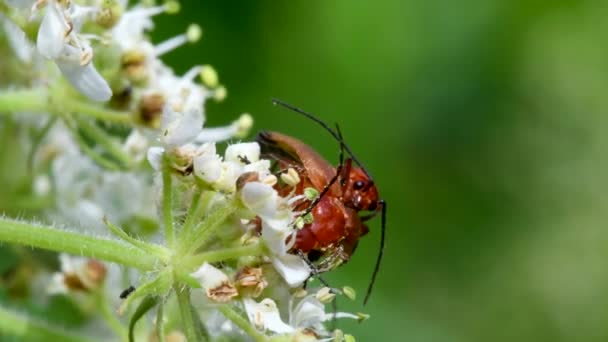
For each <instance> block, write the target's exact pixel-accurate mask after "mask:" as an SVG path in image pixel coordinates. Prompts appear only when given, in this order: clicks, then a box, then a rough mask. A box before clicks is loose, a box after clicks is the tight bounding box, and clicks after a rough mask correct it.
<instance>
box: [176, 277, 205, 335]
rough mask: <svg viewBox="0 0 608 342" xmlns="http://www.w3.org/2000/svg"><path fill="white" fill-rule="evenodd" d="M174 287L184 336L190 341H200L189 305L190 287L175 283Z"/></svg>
mask: <svg viewBox="0 0 608 342" xmlns="http://www.w3.org/2000/svg"><path fill="white" fill-rule="evenodd" d="M174 289H175V295H176V296H177V304H178V305H179V312H180V314H181V318H182V325H183V329H184V332H185V333H186V338H187V340H188V341H191V342H196V341H200V335H199V334H198V333H197V332H196V323H195V322H194V317H193V316H192V308H191V307H190V288H189V287H188V286H180V285H175V287H174Z"/></svg>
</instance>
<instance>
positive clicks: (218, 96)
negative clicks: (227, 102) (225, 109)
mask: <svg viewBox="0 0 608 342" xmlns="http://www.w3.org/2000/svg"><path fill="white" fill-rule="evenodd" d="M226 96H228V90H226V87H224V86H218V87H217V88H216V89H215V91H214V92H213V99H214V100H215V101H217V102H222V101H224V99H225V98H226Z"/></svg>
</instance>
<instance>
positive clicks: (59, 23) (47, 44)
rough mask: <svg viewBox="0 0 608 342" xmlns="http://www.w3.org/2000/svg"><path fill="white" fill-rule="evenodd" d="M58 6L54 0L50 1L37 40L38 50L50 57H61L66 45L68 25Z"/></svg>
mask: <svg viewBox="0 0 608 342" xmlns="http://www.w3.org/2000/svg"><path fill="white" fill-rule="evenodd" d="M57 6H58V5H57V4H56V3H55V2H54V1H50V2H49V3H48V5H47V9H46V14H45V15H44V18H42V23H40V28H39V29H38V37H37V40H36V45H37V47H38V52H40V54H41V55H43V56H44V57H46V58H49V59H55V58H57V57H59V55H60V54H61V51H62V50H63V47H64V45H65V32H66V30H67V26H66V23H65V18H64V16H63V13H61V11H60V9H59V8H57Z"/></svg>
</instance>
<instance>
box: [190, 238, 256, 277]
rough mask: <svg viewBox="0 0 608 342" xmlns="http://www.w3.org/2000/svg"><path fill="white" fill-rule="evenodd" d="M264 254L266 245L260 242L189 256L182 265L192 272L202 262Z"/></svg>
mask: <svg viewBox="0 0 608 342" xmlns="http://www.w3.org/2000/svg"><path fill="white" fill-rule="evenodd" d="M264 254H266V246H264V244H262V243H261V242H258V243H254V244H251V245H248V246H241V247H233V248H225V249H220V250H217V251H211V252H205V253H201V254H196V255H193V256H189V257H187V258H185V259H184V261H183V263H182V265H183V266H182V267H183V269H184V270H188V272H192V271H193V270H195V269H197V268H198V267H200V265H202V264H203V263H204V262H218V261H224V260H230V259H238V258H240V257H243V256H258V255H264Z"/></svg>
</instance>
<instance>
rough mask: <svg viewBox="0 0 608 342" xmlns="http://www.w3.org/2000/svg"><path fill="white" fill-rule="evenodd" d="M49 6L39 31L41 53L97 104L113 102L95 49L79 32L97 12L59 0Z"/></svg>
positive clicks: (39, 49)
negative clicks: (97, 66)
mask: <svg viewBox="0 0 608 342" xmlns="http://www.w3.org/2000/svg"><path fill="white" fill-rule="evenodd" d="M46 7H47V9H46V13H45V15H44V18H43V19H42V22H41V24H40V28H39V29H38V37H37V41H36V45H37V47H38V52H40V54H41V55H43V56H44V57H46V58H48V59H51V60H53V61H54V62H55V63H56V64H57V66H58V67H59V70H61V73H62V74H63V75H64V76H65V77H66V78H67V79H68V81H69V82H70V83H71V84H72V86H74V88H76V89H78V91H80V92H81V93H82V94H84V95H85V96H87V97H88V98H90V99H91V100H93V101H107V100H109V99H110V97H112V90H111V89H110V87H109V86H108V83H107V82H106V81H105V80H104V79H103V77H101V75H100V74H99V73H98V72H97V70H96V69H95V67H94V66H93V64H92V59H93V50H92V49H91V46H90V45H89V43H88V41H87V40H86V39H83V38H82V37H80V36H79V32H78V31H79V30H80V26H81V25H82V22H83V20H84V19H85V18H86V17H88V16H89V15H90V14H91V13H94V12H95V11H96V9H95V8H92V7H82V6H78V5H76V4H73V3H72V2H70V1H65V2H63V1H62V2H59V1H56V0H49V1H48V3H47V6H46Z"/></svg>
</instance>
